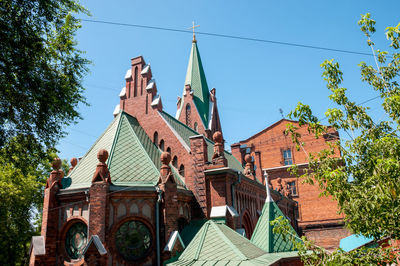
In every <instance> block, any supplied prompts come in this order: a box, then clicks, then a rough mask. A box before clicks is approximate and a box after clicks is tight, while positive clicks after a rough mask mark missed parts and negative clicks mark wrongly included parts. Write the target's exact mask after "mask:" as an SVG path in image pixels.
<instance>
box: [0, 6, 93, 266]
mask: <svg viewBox="0 0 400 266" xmlns="http://www.w3.org/2000/svg"><path fill="white" fill-rule="evenodd" d="M81 12H84V13H87V11H86V10H85V9H84V8H83V7H82V6H80V5H79V4H77V3H76V2H75V1H74V0H59V1H58V0H57V1H56V0H32V1H23V0H2V1H0V47H1V49H0V84H1V85H0V86H1V89H0V231H1V234H0V250H1V252H0V264H1V265H20V264H22V263H26V260H25V261H24V260H23V259H24V258H26V256H27V254H26V252H27V248H28V247H29V243H30V239H31V236H32V235H33V234H36V233H38V227H35V224H36V225H40V218H39V217H40V216H41V214H40V213H38V211H37V210H41V205H42V202H43V195H42V192H43V187H44V184H45V180H46V179H47V177H48V175H49V172H50V166H49V163H50V161H51V160H52V158H53V157H54V156H55V150H54V149H53V148H52V147H54V146H55V144H56V143H57V141H58V140H59V139H60V137H62V136H64V135H65V127H66V126H67V125H69V124H71V123H73V122H75V121H76V120H77V119H78V118H79V113H78V112H77V107H78V104H80V103H85V98H84V97H83V96H82V93H83V87H82V78H83V75H85V74H86V72H87V64H88V63H89V62H88V61H87V60H86V59H85V58H83V57H82V52H81V51H79V50H78V49H77V48H76V41H75V40H74V35H75V33H76V31H77V29H78V28H79V27H80V24H79V21H78V20H77V19H76V18H75V17H74V14H77V13H81ZM63 166H64V167H67V166H65V162H64V163H63Z"/></svg>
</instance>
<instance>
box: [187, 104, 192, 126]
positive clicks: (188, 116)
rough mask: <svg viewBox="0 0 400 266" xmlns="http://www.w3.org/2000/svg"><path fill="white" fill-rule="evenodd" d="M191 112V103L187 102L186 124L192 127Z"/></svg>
mask: <svg viewBox="0 0 400 266" xmlns="http://www.w3.org/2000/svg"><path fill="white" fill-rule="evenodd" d="M190 113H191V110H190V104H187V105H186V125H187V126H188V127H190V125H191V121H190Z"/></svg>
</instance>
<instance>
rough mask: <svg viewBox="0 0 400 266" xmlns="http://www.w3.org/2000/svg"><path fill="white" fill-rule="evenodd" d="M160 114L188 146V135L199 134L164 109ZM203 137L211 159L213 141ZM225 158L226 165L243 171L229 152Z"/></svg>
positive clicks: (226, 152)
mask: <svg viewBox="0 0 400 266" xmlns="http://www.w3.org/2000/svg"><path fill="white" fill-rule="evenodd" d="M160 114H161V116H162V117H163V118H164V120H165V121H166V122H167V123H168V124H169V125H170V126H171V127H172V128H173V129H174V130H175V132H176V133H177V134H178V135H179V136H180V137H181V138H182V140H183V141H184V142H185V143H186V145H187V146H188V147H189V148H190V137H192V136H197V135H200V133H198V132H196V131H194V130H193V129H191V128H190V127H188V126H186V125H185V124H183V123H182V122H181V121H179V120H177V119H175V118H174V117H173V116H171V115H170V114H168V113H166V112H164V111H161V112H160ZM204 138H205V140H206V143H207V153H208V158H209V159H211V158H212V156H213V154H214V142H213V141H211V140H210V139H208V138H206V137H204ZM225 158H226V160H227V161H228V167H230V168H233V169H236V170H238V171H243V166H242V165H241V164H240V163H239V161H238V160H237V159H236V158H235V157H234V156H233V155H232V154H231V153H230V152H228V151H225Z"/></svg>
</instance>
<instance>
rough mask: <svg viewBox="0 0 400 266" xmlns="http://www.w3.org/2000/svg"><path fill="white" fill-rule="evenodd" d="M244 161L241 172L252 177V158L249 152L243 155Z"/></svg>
mask: <svg viewBox="0 0 400 266" xmlns="http://www.w3.org/2000/svg"><path fill="white" fill-rule="evenodd" d="M244 161H245V162H246V165H245V167H244V171H243V174H244V175H245V176H247V177H252V176H253V163H252V161H253V158H252V157H251V155H250V154H246V155H245V156H244Z"/></svg>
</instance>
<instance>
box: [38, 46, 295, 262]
mask: <svg viewBox="0 0 400 266" xmlns="http://www.w3.org/2000/svg"><path fill="white" fill-rule="evenodd" d="M125 82H126V84H125V87H124V88H123V89H122V90H121V93H120V95H119V97H120V104H119V105H118V106H117V107H116V109H115V112H114V119H113V120H112V121H111V123H110V125H109V126H108V128H107V129H106V130H105V131H104V133H103V134H102V135H101V136H100V137H99V138H98V139H97V141H96V142H95V143H94V144H93V146H92V147H91V148H90V149H89V151H88V152H87V153H86V154H85V155H84V156H83V157H82V158H81V160H79V162H78V160H77V159H72V160H71V169H70V171H69V173H63V172H62V170H60V160H59V159H58V160H55V161H54V162H53V169H54V170H53V171H52V172H51V175H50V177H49V179H48V182H47V186H46V189H45V194H44V207H43V223H42V231H41V236H37V237H34V238H33V240H32V244H31V249H30V264H31V265H43V264H48V265H160V264H161V263H163V262H164V261H167V260H169V259H171V258H173V257H176V256H177V255H179V254H180V252H182V251H183V250H184V249H185V246H187V245H188V243H190V241H191V239H192V237H193V233H195V232H196V230H200V227H201V226H197V225H201V224H203V223H204V222H205V221H207V220H209V219H223V220H224V224H225V225H226V226H227V227H229V228H231V229H232V230H234V231H237V232H239V233H240V234H241V235H242V236H246V237H247V238H251V237H252V234H253V231H254V228H255V227H256V223H257V220H258V218H259V216H260V215H261V213H262V209H263V206H264V202H265V198H266V189H265V186H264V184H263V183H262V182H260V180H261V176H257V173H255V172H254V171H252V169H251V167H250V165H251V164H250V163H249V164H246V166H245V167H242V165H241V163H240V162H239V161H238V160H237V159H236V158H235V157H234V156H233V155H232V154H231V153H229V152H227V151H226V150H225V149H224V140H223V134H222V129H221V123H220V119H219V115H218V108H217V101H216V90H215V89H212V90H210V91H209V89H208V86H207V82H206V79H205V74H204V69H203V66H202V62H201V59H200V55H199V51H198V47H197V42H196V40H195V39H193V42H192V49H191V53H190V58H189V65H188V70H187V74H186V80H185V84H184V90H183V95H182V97H181V98H180V99H179V100H178V103H177V114H176V116H175V117H174V116H171V115H170V114H168V113H166V112H165V111H164V110H163V104H162V100H161V96H160V95H159V94H158V91H157V84H156V82H155V80H154V79H153V76H152V72H151V67H150V65H149V64H146V62H145V61H144V59H143V57H142V56H139V57H135V58H133V59H132V60H131V67H130V68H129V70H128V71H127V73H126V75H125ZM271 197H272V198H274V199H275V200H276V202H277V206H279V208H280V209H281V210H282V212H283V213H284V215H285V216H286V217H288V218H289V219H290V220H291V224H292V226H293V228H294V229H297V221H296V217H297V204H296V202H295V201H294V200H292V199H290V198H288V197H282V196H281V195H280V194H279V193H278V192H276V191H273V192H272V193H271ZM188 228H190V230H189V229H188ZM185 232H186V233H185Z"/></svg>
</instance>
